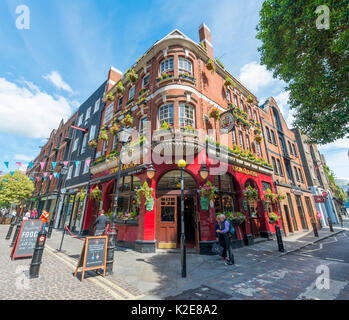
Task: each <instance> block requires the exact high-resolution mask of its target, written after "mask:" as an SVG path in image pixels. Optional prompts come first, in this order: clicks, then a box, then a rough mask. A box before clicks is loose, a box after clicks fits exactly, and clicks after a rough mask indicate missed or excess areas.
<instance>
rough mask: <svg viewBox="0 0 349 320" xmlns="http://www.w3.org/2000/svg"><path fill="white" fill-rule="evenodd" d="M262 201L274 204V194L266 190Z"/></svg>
mask: <svg viewBox="0 0 349 320" xmlns="http://www.w3.org/2000/svg"><path fill="white" fill-rule="evenodd" d="M264 200H265V202H269V203H275V201H276V194H275V193H273V192H271V190H270V189H267V191H266V193H265V194H264Z"/></svg>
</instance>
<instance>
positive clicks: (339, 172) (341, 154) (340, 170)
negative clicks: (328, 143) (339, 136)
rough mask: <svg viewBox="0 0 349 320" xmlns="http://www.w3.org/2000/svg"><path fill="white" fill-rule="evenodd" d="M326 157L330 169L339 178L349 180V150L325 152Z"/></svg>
mask: <svg viewBox="0 0 349 320" xmlns="http://www.w3.org/2000/svg"><path fill="white" fill-rule="evenodd" d="M321 152H322V151H321ZM324 156H325V159H326V163H327V165H328V167H329V168H330V169H331V170H333V171H334V173H335V175H336V177H337V178H341V179H349V157H348V150H338V149H337V150H332V151H325V152H324Z"/></svg>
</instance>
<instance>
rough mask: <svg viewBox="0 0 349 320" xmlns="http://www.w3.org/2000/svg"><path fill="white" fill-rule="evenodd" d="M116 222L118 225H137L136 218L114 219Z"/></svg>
mask: <svg viewBox="0 0 349 320" xmlns="http://www.w3.org/2000/svg"><path fill="white" fill-rule="evenodd" d="M115 223H116V224H119V225H128V226H138V220H122V219H116V220H115Z"/></svg>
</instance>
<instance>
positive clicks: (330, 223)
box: [327, 218, 334, 232]
mask: <svg viewBox="0 0 349 320" xmlns="http://www.w3.org/2000/svg"><path fill="white" fill-rule="evenodd" d="M327 221H328V225H329V227H330V231H331V232H334V230H333V225H332V221H331V219H330V218H327Z"/></svg>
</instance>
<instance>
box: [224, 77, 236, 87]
mask: <svg viewBox="0 0 349 320" xmlns="http://www.w3.org/2000/svg"><path fill="white" fill-rule="evenodd" d="M224 86H226V87H229V86H230V87H232V88H234V87H235V83H234V81H233V79H231V78H230V77H228V76H227V77H226V78H225V81H224Z"/></svg>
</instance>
